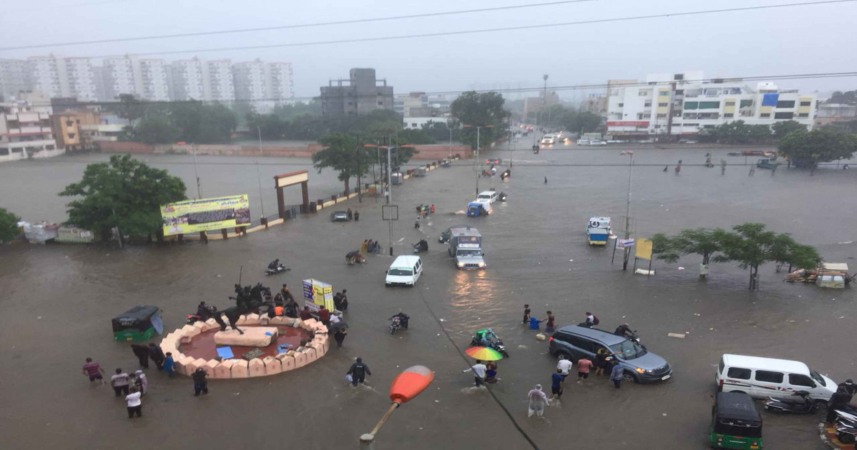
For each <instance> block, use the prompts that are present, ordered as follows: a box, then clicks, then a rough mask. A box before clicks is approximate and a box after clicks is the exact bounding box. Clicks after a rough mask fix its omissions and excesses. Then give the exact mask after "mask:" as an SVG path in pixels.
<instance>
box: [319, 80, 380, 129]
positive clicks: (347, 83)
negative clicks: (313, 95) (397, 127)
mask: <svg viewBox="0 0 857 450" xmlns="http://www.w3.org/2000/svg"><path fill="white" fill-rule="evenodd" d="M379 109H385V110H390V111H393V87H392V86H387V80H385V79H382V80H379V79H376V78H375V69H351V71H350V72H349V78H348V79H347V80H331V81H330V82H329V84H328V85H327V86H322V87H321V113H322V115H323V116H325V117H343V116H359V115H363V114H366V113H369V112H372V111H375V110H379Z"/></svg>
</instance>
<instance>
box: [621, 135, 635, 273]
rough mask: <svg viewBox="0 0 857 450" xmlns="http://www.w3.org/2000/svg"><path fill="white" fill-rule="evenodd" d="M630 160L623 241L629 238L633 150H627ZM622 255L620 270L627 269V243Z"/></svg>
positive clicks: (628, 248)
mask: <svg viewBox="0 0 857 450" xmlns="http://www.w3.org/2000/svg"><path fill="white" fill-rule="evenodd" d="M628 155H629V156H630V158H631V159H630V160H628V199H627V201H626V202H625V241H626V242H627V241H628V239H630V238H631V174H633V173H634V152H633V151H628ZM622 250H623V253H624V256H623V258H622V270H628V259H629V257H630V255H631V249H630V247H628V246H627V245H625V247H624V248H623V249H622Z"/></svg>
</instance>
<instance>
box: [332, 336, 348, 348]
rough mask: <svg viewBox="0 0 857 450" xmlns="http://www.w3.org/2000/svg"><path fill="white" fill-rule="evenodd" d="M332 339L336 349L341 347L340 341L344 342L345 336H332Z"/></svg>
mask: <svg viewBox="0 0 857 450" xmlns="http://www.w3.org/2000/svg"><path fill="white" fill-rule="evenodd" d="M333 339H334V340H335V341H336V348H339V347H342V341H344V340H345V335H340V334H334V335H333Z"/></svg>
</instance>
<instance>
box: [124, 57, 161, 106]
mask: <svg viewBox="0 0 857 450" xmlns="http://www.w3.org/2000/svg"><path fill="white" fill-rule="evenodd" d="M132 67H133V68H134V83H135V88H136V91H137V93H138V94H139V97H140V98H141V99H143V100H149V101H156V102H160V101H169V100H170V83H169V77H168V76H167V68H168V66H167V63H166V61H164V60H163V59H134V60H133V64H132Z"/></svg>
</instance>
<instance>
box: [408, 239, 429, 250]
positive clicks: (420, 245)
mask: <svg viewBox="0 0 857 450" xmlns="http://www.w3.org/2000/svg"><path fill="white" fill-rule="evenodd" d="M411 245H412V246H413V247H414V253H425V252H427V251H428V242H426V241H425V239H423V240H421V241H419V242H417V243H416V244H411Z"/></svg>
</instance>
